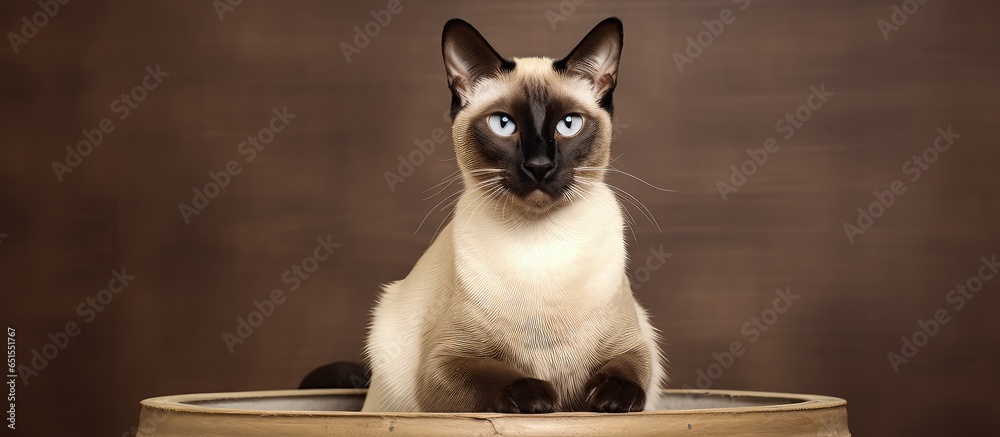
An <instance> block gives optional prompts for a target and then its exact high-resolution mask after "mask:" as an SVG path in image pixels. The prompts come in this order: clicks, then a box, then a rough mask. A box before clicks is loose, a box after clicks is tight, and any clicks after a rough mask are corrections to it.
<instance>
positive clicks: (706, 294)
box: [0, 0, 1000, 436]
mask: <svg viewBox="0 0 1000 437" xmlns="http://www.w3.org/2000/svg"><path fill="white" fill-rule="evenodd" d="M226 1H227V0H219V1H214V2H213V1H210V0H201V1H184V2H179V1H157V2H133V1H124V0H123V1H98V2H84V1H72V2H69V3H67V4H65V5H60V6H59V7H58V11H57V12H56V13H55V14H54V15H53V16H51V17H50V16H49V13H47V12H45V9H48V10H50V11H51V10H54V9H55V7H54V6H52V5H53V4H57V3H53V1H49V2H48V3H46V2H45V0H43V1H42V4H44V5H45V6H42V5H40V4H39V2H37V1H36V0H30V1H29V0H23V1H21V0H18V1H6V2H4V4H3V6H2V7H0V10H2V13H0V17H2V19H0V30H3V31H4V32H5V33H6V34H7V39H6V41H8V43H10V46H9V47H8V46H4V47H0V78H2V79H0V93H2V94H0V96H2V97H0V132H2V133H3V138H2V140H0V148H2V149H0V272H2V273H0V275H2V276H0V282H2V284H3V285H2V287H3V304H2V309H0V322H2V323H5V324H7V325H9V326H12V327H14V328H15V329H16V341H17V343H16V345H17V348H16V352H17V358H18V364H20V365H24V366H28V367H25V368H32V369H33V371H32V372H34V370H37V374H34V373H28V374H27V381H25V380H24V379H23V378H19V379H18V382H19V385H18V386H17V398H18V402H17V428H18V430H19V431H21V432H22V433H23V435H58V434H59V433H60V432H61V433H64V434H65V435H93V436H97V435H114V436H118V435H125V434H128V433H129V432H130V428H131V427H132V426H134V425H135V424H136V420H137V417H138V404H137V402H138V401H139V400H140V399H143V398H146V397H151V396H157V395H165V394H177V393H189V392H214V391H237V390H256V389H277V388H290V387H294V386H295V385H296V384H297V382H298V380H299V379H300V378H301V377H302V376H304V375H305V374H306V373H307V372H308V371H309V370H311V369H312V368H313V367H315V366H317V365H319V364H322V363H325V362H329V361H334V360H358V359H360V352H361V348H362V342H363V335H364V326H365V323H366V321H367V319H368V310H369V308H370V307H371V305H372V304H373V301H374V299H375V297H376V295H377V292H378V285H379V284H381V283H386V282H389V281H392V280H395V279H399V278H401V277H403V276H404V275H405V274H406V273H407V272H408V270H409V269H410V267H411V266H412V265H413V263H414V262H415V261H416V259H417V257H418V256H419V255H420V254H421V253H422V251H423V250H424V249H425V248H426V246H427V244H428V243H429V241H430V239H431V237H432V235H433V232H434V229H435V228H436V227H437V225H438V223H440V221H441V220H443V219H444V218H445V215H444V213H440V212H437V213H432V214H431V215H430V218H429V219H428V220H427V223H425V224H424V226H423V227H422V228H421V229H420V230H419V231H418V232H416V234H414V231H415V230H416V228H417V225H418V224H419V223H420V222H421V219H422V218H423V217H424V214H425V213H426V212H427V211H428V210H430V209H431V208H432V207H433V206H434V205H435V203H437V202H438V200H439V199H442V198H443V197H444V196H445V195H446V194H449V193H450V191H446V192H445V193H444V194H442V195H440V196H438V197H436V198H434V199H432V200H428V201H421V200H420V199H421V198H423V197H425V196H427V195H428V194H432V193H433V192H430V193H425V190H426V189H428V188H430V187H431V186H433V185H434V184H436V183H437V182H439V181H441V180H442V179H443V178H445V177H446V176H448V175H449V173H451V172H452V171H454V166H455V164H454V161H453V160H451V159H452V158H453V157H454V153H453V152H452V149H451V145H450V130H449V126H448V123H447V121H446V120H445V119H444V118H442V115H443V114H444V112H445V110H446V109H447V105H448V102H449V96H448V91H447V89H446V87H445V79H444V72H443V67H442V64H441V56H440V49H439V38H440V31H441V27H442V25H443V23H444V22H445V20H446V19H448V18H451V17H455V16H457V17H463V18H465V19H467V20H469V21H471V22H472V23H473V24H475V25H477V26H478V27H479V29H480V30H481V31H482V32H483V33H484V34H485V35H486V36H487V38H489V39H490V40H491V41H492V42H493V43H494V45H495V47H496V48H497V49H498V50H499V51H500V52H501V53H503V54H505V55H508V56H515V55H517V56H523V55H549V56H562V55H564V54H565V53H566V52H567V51H568V50H569V49H570V48H572V47H573V45H574V44H575V43H576V42H577V41H578V40H579V39H580V38H581V37H582V36H583V35H584V34H585V33H586V31H587V30H589V29H590V27H591V26H593V25H594V24H595V23H597V22H598V21H599V20H600V19H602V18H604V17H607V16H610V15H616V16H619V17H621V18H622V20H623V21H624V22H625V29H626V37H625V41H626V42H625V50H624V59H623V62H622V65H621V70H620V75H619V80H620V83H619V86H618V89H617V91H616V109H617V111H616V115H617V117H618V121H617V126H618V129H617V137H616V140H615V143H614V146H613V147H614V150H615V154H616V155H617V154H621V157H620V158H619V159H618V161H617V162H616V163H615V165H616V166H617V167H618V168H620V169H622V170H625V171H628V172H631V173H633V174H635V175H638V176H641V177H642V178H644V179H646V180H648V181H649V182H650V183H652V184H655V185H659V186H663V187H667V188H672V189H676V190H678V191H677V192H676V193H667V192H661V191H657V190H654V189H652V188H649V187H647V186H645V185H643V184H641V183H639V182H637V181H635V180H631V179H630V178H628V177H626V176H622V175H613V176H612V177H611V181H612V182H613V183H615V184H616V185H618V186H620V187H622V188H624V189H627V190H628V191H629V192H631V193H633V194H634V195H635V196H636V197H637V198H638V199H640V200H642V202H643V203H644V204H645V205H646V206H648V207H649V209H650V210H651V211H652V213H653V215H654V216H655V218H656V220H657V221H658V222H659V224H660V227H661V228H662V232H658V231H657V230H656V228H655V227H654V226H652V225H651V224H650V223H649V222H648V221H646V220H645V219H643V218H642V217H641V214H640V213H639V212H638V211H637V210H635V209H632V211H631V213H632V215H633V216H635V218H636V222H637V224H636V226H635V227H634V228H633V229H634V232H635V238H634V239H633V238H632V236H631V235H629V239H630V240H629V245H630V253H631V273H632V275H633V277H634V279H635V280H636V283H637V286H638V290H637V291H636V293H637V295H638V297H639V299H640V300H641V301H642V302H643V303H644V304H645V305H646V306H647V307H649V309H650V310H651V312H652V314H653V320H654V323H655V325H656V327H657V328H659V329H660V330H662V332H663V346H664V350H665V352H666V354H667V356H668V358H669V360H670V366H669V368H670V376H671V380H672V382H671V385H672V386H673V387H683V386H692V387H707V386H709V385H711V387H712V388H727V389H750V390H766V391H788V392H802V393H819V394H828V395H835V396H840V397H844V398H846V399H848V401H849V413H850V420H851V427H852V430H853V431H854V432H855V433H856V434H857V435H960V434H962V433H963V432H964V433H967V434H976V435H988V434H996V433H997V432H998V431H1000V429H998V425H997V421H996V420H995V417H996V416H997V415H998V414H1000V405H998V403H997V402H996V397H997V396H996V395H997V392H998V388H1000V379H998V374H1000V365H998V363H997V360H998V358H1000V352H998V351H1000V340H998V337H997V335H998V334H997V333H998V332H1000V311H998V309H997V308H998V305H1000V296H998V293H1000V278H998V279H996V280H993V281H990V280H989V279H986V278H987V277H988V276H992V274H993V273H991V271H990V269H989V267H986V268H983V269H981V268H980V266H981V265H984V264H983V257H985V258H986V259H987V260H990V259H993V258H991V257H994V256H995V254H997V253H998V252H1000V230H998V228H997V224H998V223H1000V201H998V195H997V191H998V189H1000V179H998V178H997V174H998V173H997V163H998V161H1000V150H998V136H1000V110H998V107H997V105H998V102H1000V100H998V95H1000V57H998V54H1000V51H998V50H1000V26H997V24H996V19H997V16H998V14H1000V7H998V6H997V5H996V3H994V2H985V1H973V0H956V1H947V2H946V1H941V0H930V1H926V2H923V4H920V3H918V2H916V1H915V0H908V1H903V0H898V1H896V2H895V3H894V1H895V0H875V1H861V0H851V1H836V2H831V1H825V2H824V1H792V0H749V1H748V0H736V1H730V0H713V1H652V0H649V1H638V0H633V1H610V0H608V1H601V0H589V1H586V2H582V3H581V4H579V5H575V3H574V2H570V1H569V0H563V1H561V2H560V1H558V0H545V1H526V0H514V1H505V2H457V1H447V2H410V1H406V0H404V1H402V3H400V4H399V5H396V4H394V3H392V2H389V1H387V0H366V1H358V2H346V1H345V2H333V1H318V0H316V1H304V0H303V1H244V2H242V4H239V5H237V6H235V7H232V8H230V7H228V6H225V5H228V3H226ZM914 5H918V6H919V7H918V8H914ZM224 6H225V7H224ZM390 6H391V7H394V8H395V9H396V11H397V12H398V13H391V12H389V13H387V14H382V15H381V16H382V20H383V22H384V21H386V20H385V17H387V16H389V17H391V21H388V23H387V24H386V25H385V26H382V25H380V24H379V25H369V24H367V23H368V22H369V21H371V20H373V16H372V15H371V13H372V11H373V10H374V11H376V15H379V13H378V11H380V10H383V9H386V8H387V7H390ZM894 6H895V7H898V8H899V11H898V12H897V11H896V10H895V9H894ZM399 8H401V10H400V9H399ZM727 11H728V12H727ZM38 13H41V14H43V15H38V16H37V17H35V20H36V22H38V23H43V24H44V25H42V26H35V25H26V24H25V22H24V21H22V17H26V19H27V20H29V21H30V20H32V17H33V16H36V15H37V14H38ZM894 15H895V16H894ZM43 18H44V19H43ZM904 20H905V22H904ZM880 21H882V23H880ZM706 22H707V23H706ZM355 26H357V27H358V28H359V29H361V30H360V31H362V32H364V31H365V27H366V26H368V31H369V32H371V33H373V34H374V33H376V32H377V35H376V36H375V37H373V38H367V37H366V38H361V37H357V35H356V30H355ZM33 29H34V31H33ZM713 31H714V34H713V33H712V32H713ZM688 38H690V40H689V39H688ZM355 40H356V41H355ZM692 41H693V42H692ZM347 44H350V45H351V46H352V47H347ZM345 53H346V55H345ZM123 93H125V94H127V95H126V96H125V97H123V96H122V94H123ZM811 96H814V97H811ZM788 114H790V115H788ZM786 117H791V118H786ZM779 120H781V121H779ZM102 128H103V131H102V130H101V129H102ZM95 129H96V130H95ZM939 129H940V130H939ZM949 130H950V131H949ZM939 132H944V134H945V135H944V136H943V137H942V139H940V140H938V139H937V138H938V137H939V136H942V135H941V134H940V133H939ZM949 132H950V133H949ZM248 136H249V137H251V138H250V140H248ZM81 142H82V144H81ZM251 142H254V143H256V146H255V145H254V144H251ZM935 142H936V143H935ZM91 143H97V145H96V146H95V147H90V145H89V144H91ZM935 144H937V146H938V148H937V149H935ZM67 146H69V147H70V149H72V150H79V152H77V153H84V154H85V155H86V156H82V155H81V156H75V154H74V153H70V152H68V151H67ZM748 150H750V152H749V153H748ZM68 155H70V156H68ZM754 156H756V161H757V162H755V161H753V159H754ZM765 159H766V161H765ZM915 159H916V160H915ZM748 160H750V161H748ZM917 161H919V162H917ZM404 162H405V164H403V163H404ZM758 162H760V163H759V164H758ZM731 166H734V167H735V168H736V170H735V172H736V173H738V174H736V175H734V170H733V169H732V168H731ZM387 173H392V174H391V175H387ZM914 179H915V180H914ZM216 180H217V181H218V182H214V181H216ZM897 180H898V181H899V182H896V183H894V181H897ZM213 184H218V185H225V186H224V187H221V188H219V189H215V188H214V187H213ZM722 184H725V185H722ZM206 186H207V187H206ZM720 187H721V191H720ZM193 190H194V191H193ZM893 190H895V193H893ZM195 191H197V192H199V193H200V194H196V193H195ZM876 192H878V193H879V194H877V195H876V194H875V193H876ZM887 193H892V194H887ZM723 194H724V195H723ZM201 195H204V196H205V197H204V198H200V197H199V196H201ZM877 196H878V197H877ZM879 198H881V199H882V200H881V202H882V204H886V205H888V206H881V205H878V206H872V203H873V202H880V201H879ZM182 203H183V204H184V205H182ZM859 207H861V208H863V209H865V210H870V211H871V212H870V214H873V215H875V216H877V217H872V218H871V219H868V218H865V217H862V218H861V219H860V221H861V222H862V223H860V224H859V223H858V221H859V217H858V216H859V212H858V208H859ZM845 224H849V225H851V226H856V227H857V229H854V230H851V231H849V232H848V231H845ZM317 239H319V240H321V241H317ZM317 248H318V249H317ZM328 249H329V251H332V253H331V254H329V255H328V256H327V252H328ZM317 255H318V257H317V258H316V259H312V260H310V257H314V256H317ZM324 257H326V259H325V260H319V259H318V258H324ZM303 264H304V265H303ZM994 268H995V267H994ZM310 271H311V272H310ZM980 274H982V279H980ZM116 275H118V276H126V275H127V276H131V277H132V278H124V279H122V280H120V279H116ZM109 281H111V282H112V283H111V284H110V286H111V288H114V289H116V290H119V291H118V292H117V293H115V292H112V291H110V290H109V291H101V290H102V289H105V288H107V287H108V286H109ZM123 282H127V285H125V284H122V283H123ZM959 284H962V286H963V287H964V288H963V289H965V290H966V291H964V293H965V294H962V293H963V291H960V290H957V289H956V286H957V285H959ZM977 284H978V285H977ZM293 288H294V290H293ZM967 288H972V289H977V288H978V289H980V291H978V292H972V291H968V290H967ZM275 289H277V290H281V293H280V295H275V296H274V297H275V298H276V299H275V300H276V301H279V302H281V303H280V304H276V305H274V308H273V310H271V309H270V308H271V307H269V305H272V304H267V303H263V302H264V301H265V300H268V299H271V298H272V295H271V294H272V290H275ZM779 290H780V291H781V293H780V294H779V293H778V291H779ZM953 290H954V291H953ZM782 296H784V298H782ZM255 304H256V305H255ZM257 306H260V307H263V308H264V310H263V311H264V312H267V313H269V314H270V316H268V317H266V318H258V317H256V316H251V314H252V312H253V311H255V308H256V307H257ZM776 309H777V310H780V311H777V310H776ZM248 316H250V317H251V318H252V319H253V320H250V321H251V322H254V324H255V325H258V326H257V327H255V328H253V330H252V332H250V329H249V328H248V327H244V328H243V329H241V330H240V332H237V328H238V326H239V322H238V318H244V319H245V318H247V317H248ZM935 317H937V318H938V319H939V320H938V321H935V322H933V323H931V322H927V321H928V320H934V319H935ZM261 319H262V320H261ZM67 324H70V326H69V329H68V330H69V331H70V333H69V334H67V333H66V331H67ZM921 325H922V326H924V327H926V328H922V327H921ZM935 326H936V328H935ZM921 330H926V331H930V332H931V333H932V334H933V335H927V334H921V333H919V332H921ZM227 333H229V334H230V335H233V336H235V337H228V341H227V337H226V334H227ZM71 334H72V335H71ZM241 335H242V337H241ZM243 337H246V338H243ZM901 337H907V338H908V339H910V340H908V341H916V342H917V343H918V344H920V345H922V346H916V345H914V346H912V347H910V346H906V345H905V344H904V342H903V340H901ZM928 337H929V338H928ZM235 339H238V340H235ZM734 343H738V344H734ZM50 344H51V345H50ZM60 345H62V346H64V347H62V348H61V349H60V347H59V346H60ZM731 350H735V351H736V352H737V353H738V354H739V355H738V356H736V355H729V354H731V352H730V351H731ZM33 351H38V353H39V355H40V356H41V357H42V358H34V363H32V359H33V357H34V355H33ZM914 352H915V353H916V354H915V355H913V353H914ZM890 353H894V354H898V358H891V357H890V355H889V354H890ZM46 355H48V356H49V357H52V358H48V359H43V358H44V356H46ZM904 360H905V362H904ZM33 365H34V367H31V366H33ZM43 365H44V366H43ZM703 375H704V376H703ZM55 409H59V410H61V411H63V413H62V414H61V415H60V416H59V419H58V420H55V419H54V417H55V414H54V413H53V411H54V410H55Z"/></svg>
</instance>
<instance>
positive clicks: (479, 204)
mask: <svg viewBox="0 0 1000 437" xmlns="http://www.w3.org/2000/svg"><path fill="white" fill-rule="evenodd" d="M489 187H490V189H489V191H483V192H482V193H481V194H480V195H479V197H476V199H475V200H473V201H472V202H470V203H469V205H467V206H466V207H465V209H463V210H462V212H465V211H466V210H468V209H469V208H470V207H472V205H473V204H476V208H475V209H473V210H472V214H469V219H468V220H466V221H465V226H463V227H462V233H463V234H464V233H465V230H466V229H468V228H469V222H471V221H472V218H473V217H475V216H476V212H477V211H479V208H481V207H482V206H483V205H484V204H485V203H486V202H489V200H490V193H493V192H494V191H496V190H499V189H502V188H503V187H502V186H500V184H499V183H497V184H496V186H489ZM480 190H485V188H482V189H480ZM480 199H482V201H480ZM459 215H461V213H459Z"/></svg>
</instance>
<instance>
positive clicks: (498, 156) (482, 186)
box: [442, 18, 622, 214]
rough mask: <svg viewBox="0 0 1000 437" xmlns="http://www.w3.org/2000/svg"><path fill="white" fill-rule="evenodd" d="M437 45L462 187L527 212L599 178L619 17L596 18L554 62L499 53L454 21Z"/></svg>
mask: <svg viewBox="0 0 1000 437" xmlns="http://www.w3.org/2000/svg"><path fill="white" fill-rule="evenodd" d="M442 48H443V52H444V59H445V67H446V70H447V72H448V83H449V87H450V88H451V90H452V116H453V118H454V125H453V128H452V131H453V132H452V134H453V138H454V139H455V152H456V156H457V159H458V164H459V167H460V168H461V170H462V173H463V175H464V177H465V182H466V188H467V189H473V190H483V191H484V192H485V193H486V194H484V195H485V196H487V197H488V198H490V199H494V201H496V200H499V199H501V198H502V199H504V201H505V203H506V202H511V203H512V206H513V207H514V208H515V209H516V210H521V211H526V212H529V213H534V214H537V213H544V212H546V211H549V210H552V209H553V208H556V207H558V206H560V205H563V204H565V203H566V202H568V201H569V200H570V199H572V198H573V197H574V196H576V197H579V194H580V193H585V192H586V191H587V189H588V187H590V186H592V184H593V183H595V182H600V181H601V180H602V179H603V175H604V172H603V170H602V168H603V167H605V166H607V165H608V161H609V158H610V146H611V132H612V126H611V107H612V104H611V101H612V99H611V96H612V92H613V91H614V88H615V84H616V79H617V72H618V60H619V57H620V54H621V48H622V25H621V21H619V20H618V19H615V18H609V19H607V20H605V21H603V22H601V23H600V24H598V25H597V27H595V28H594V30H592V31H591V32H590V33H589V34H588V35H587V36H586V37H585V38H584V39H583V41H582V42H581V43H580V44H579V45H578V46H577V47H576V48H575V49H574V50H573V51H572V52H570V54H569V55H568V56H567V57H566V58H564V59H561V60H553V59H549V58H514V59H510V60H508V59H504V58H502V57H500V55H499V54H497V53H496V51H494V50H493V48H492V47H490V45H489V43H487V42H486V40H485V39H484V38H483V37H482V36H481V35H480V34H479V32H477V31H476V30H475V29H474V28H473V27H472V26H471V25H469V24H468V23H466V22H464V21H461V20H452V21H449V22H448V24H446V25H445V29H444V38H443V44H442ZM505 206H506V205H505Z"/></svg>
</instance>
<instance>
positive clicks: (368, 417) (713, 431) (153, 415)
mask: <svg viewBox="0 0 1000 437" xmlns="http://www.w3.org/2000/svg"><path fill="white" fill-rule="evenodd" d="M364 396H365V390H355V389H336V390H284V391H260V392H239V393H211V394H194V395H179V396H164V397H159V398H152V399H147V400H144V401H142V412H141V414H140V418H139V433H138V436H139V437H180V436H185V437H186V436H193V435H196V436H243V437H257V436H261V437H263V436H297V437H313V436H331V435H346V436H350V437H362V436H375V435H380V436H478V435H483V436H495V435H517V436H541V435H545V436H552V435H565V436H608V435H628V436H673V435H677V436H690V437H694V436H718V435H740V436H849V435H851V434H850V432H849V431H848V429H847V402H846V401H844V400H843V399H839V398H834V397H828V396H815V395H799V394H787V393H764V392H743V391H722V390H664V395H663V399H664V402H663V407H664V409H661V410H656V411H643V412H640V413H627V414H598V413H554V414H541V415H529V414H492V413H361V412H359V410H360V409H361V404H362V403H363V401H364Z"/></svg>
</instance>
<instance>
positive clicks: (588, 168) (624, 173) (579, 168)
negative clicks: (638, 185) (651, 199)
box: [573, 165, 677, 193]
mask: <svg viewBox="0 0 1000 437" xmlns="http://www.w3.org/2000/svg"><path fill="white" fill-rule="evenodd" d="M573 170H579V171H599V170H604V171H610V172H615V173H620V174H623V175H625V176H628V177H631V178H633V179H635V180H637V181H639V182H642V183H643V184H645V185H646V186H648V187H650V188H653V189H656V190H660V191H666V192H669V193H676V192H677V190H671V189H669V188H662V187H657V186H656V185H653V184H651V183H649V182H646V181H645V180H643V179H642V178H640V177H638V176H636V175H634V174H632V173H629V172H627V171H623V170H619V169H617V168H614V167H611V166H610V165H608V166H607V167H575V168H573Z"/></svg>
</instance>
